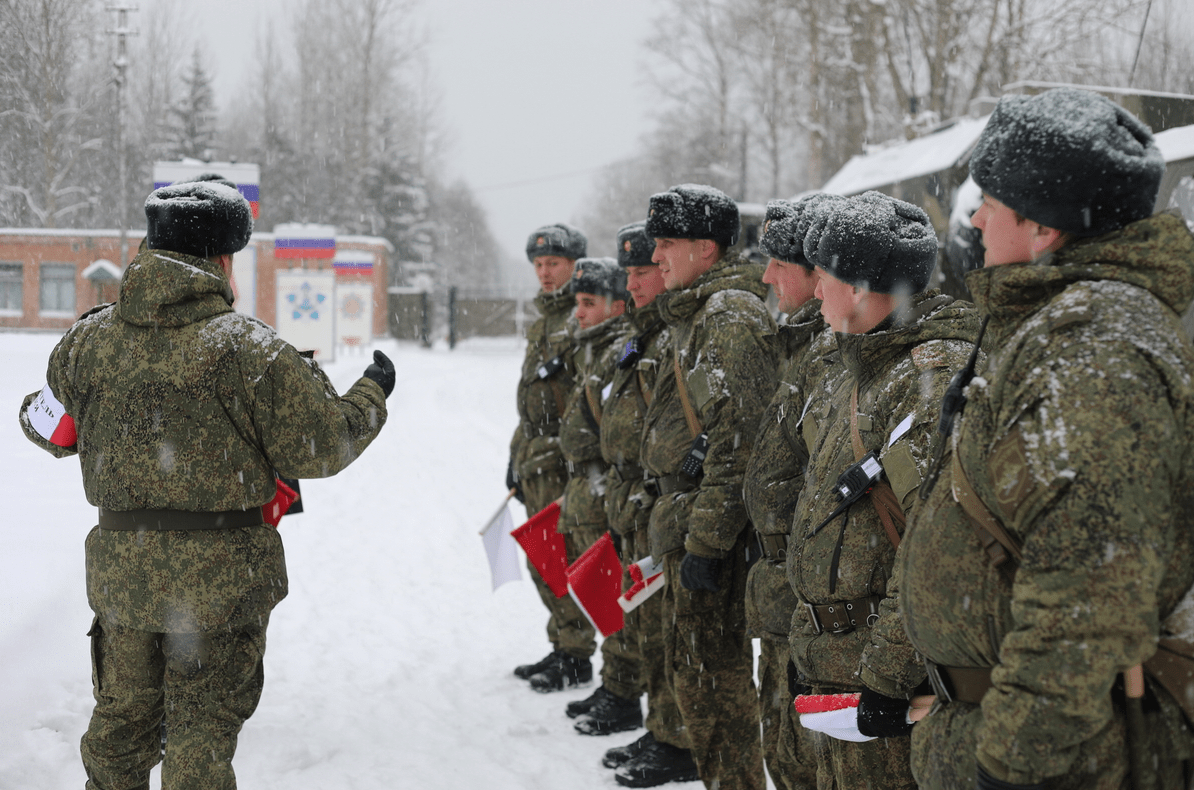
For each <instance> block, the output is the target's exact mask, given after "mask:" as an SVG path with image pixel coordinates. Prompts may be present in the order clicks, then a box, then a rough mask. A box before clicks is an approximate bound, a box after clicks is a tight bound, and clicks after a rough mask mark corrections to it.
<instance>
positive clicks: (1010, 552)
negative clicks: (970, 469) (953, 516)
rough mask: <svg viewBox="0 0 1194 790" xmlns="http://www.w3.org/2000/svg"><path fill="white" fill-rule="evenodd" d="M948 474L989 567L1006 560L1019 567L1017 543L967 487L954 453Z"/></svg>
mask: <svg viewBox="0 0 1194 790" xmlns="http://www.w3.org/2000/svg"><path fill="white" fill-rule="evenodd" d="M949 471H950V488H951V489H952V490H953V495H954V500H955V501H957V503H958V504H959V505H961V506H962V510H964V511H965V512H966V515H967V516H969V517H970V526H971V527H973V528H974V532H975V534H976V535H978V540H979V543H981V544H982V546H983V551H985V552H986V553H987V558H988V559H989V560H990V561H991V567H993V568H998V567H999V566H1000V565H1003V564H1004V563H1005V562H1007V561H1008V560H1009V559H1011V560H1014V561H1015V563H1016V564H1018V563H1019V562H1020V560H1021V559H1023V555H1022V554H1021V552H1020V544H1019V541H1017V540H1016V539H1015V538H1013V537H1012V536H1011V535H1009V534H1008V533H1007V530H1005V529H1004V528H1003V525H1002V524H1000V523H999V519H997V518H995V514H993V513H992V512H991V511H990V510H988V509H987V506H986V505H984V504H983V501H982V500H981V499H979V496H978V492H976V491H975V490H974V486H972V485H971V484H970V480H969V479H968V478H967V477H966V472H965V471H964V470H963V469H962V462H961V461H959V460H958V454H957V452H956V451H955V452H954V453H953V454H952V457H951V458H950V466H949Z"/></svg>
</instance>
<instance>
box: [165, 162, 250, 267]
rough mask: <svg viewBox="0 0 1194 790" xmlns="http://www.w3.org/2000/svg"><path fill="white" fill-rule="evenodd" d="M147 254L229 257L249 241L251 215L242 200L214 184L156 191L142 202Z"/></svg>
mask: <svg viewBox="0 0 1194 790" xmlns="http://www.w3.org/2000/svg"><path fill="white" fill-rule="evenodd" d="M145 220H146V223H147V229H146V232H145V239H146V242H147V243H148V246H149V249H152V250H170V251H171V252H181V253H183V254H186V255H194V256H196V257H199V258H211V257H213V256H216V255H231V254H233V253H236V252H239V251H241V250H243V249H244V248H245V245H247V244H248V243H249V237H250V236H252V235H253V211H252V209H250V208H249V201H247V200H245V198H244V196H243V195H241V194H240V193H239V192H237V191H236V190H235V189H231V188H229V187H226V186H222V185H221V184H219V183H215V182H212V181H186V182H182V183H178V184H171V185H170V186H167V187H162V188H160V189H155V190H154V191H153V192H151V193H150V195H149V197H148V198H146V199H145Z"/></svg>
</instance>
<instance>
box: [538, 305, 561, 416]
mask: <svg viewBox="0 0 1194 790" xmlns="http://www.w3.org/2000/svg"><path fill="white" fill-rule="evenodd" d="M540 356H541V357H542V361H544V362H546V361H547V360H549V359H551V353H550V349H549V348H548V343H547V325H546V324H544V326H543V345H542V346H541V347H540ZM547 386H548V388H549V389H550V390H551V394H552V395H554V396H555V399H556V419H563V417H564V410H565V409H567V408H568V393H566V392H564V391H563V389H561V387H560V383H559V381H558V380H557V379H556V377H555V376H552V377H551V378H549V379H548V380H547Z"/></svg>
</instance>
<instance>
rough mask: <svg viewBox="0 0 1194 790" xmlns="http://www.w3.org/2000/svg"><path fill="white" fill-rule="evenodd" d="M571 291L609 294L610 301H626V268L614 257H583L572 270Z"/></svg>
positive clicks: (598, 294) (628, 296) (600, 294)
mask: <svg viewBox="0 0 1194 790" xmlns="http://www.w3.org/2000/svg"><path fill="white" fill-rule="evenodd" d="M571 291H572V293H574V294H594V295H595V296H608V297H609V298H610V301H614V302H616V301H618V300H619V299H620V300H622V301H623V302H625V301H626V300H627V299H629V298H630V294H629V293H627V291H626V270H625V269H623V268H622V267H621V266H619V265H618V262H617V261H615V260H614V259H613V258H581V259H580V260H578V261H577V262H576V269H575V270H574V271H573V272H572V283H571Z"/></svg>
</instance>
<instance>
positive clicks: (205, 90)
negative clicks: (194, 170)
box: [170, 48, 216, 159]
mask: <svg viewBox="0 0 1194 790" xmlns="http://www.w3.org/2000/svg"><path fill="white" fill-rule="evenodd" d="M182 87H183V92H182V98H181V99H179V100H178V102H176V103H175V104H174V106H173V107H171V108H170V115H171V116H172V118H173V124H172V131H173V138H174V139H173V141H172V142H173V151H172V153H173V154H174V156H176V157H184V156H189V157H193V158H195V159H210V158H211V157H212V149H213V148H214V147H215V141H216V104H215V98H214V94H213V92H212V88H211V78H210V77H209V76H208V74H207V71H206V70H204V68H203V61H202V59H201V58H200V56H199V50H198V48H196V49H195V51H194V53H193V55H192V56H191V68H190V71H189V72H187V73H186V74H185V75H183V77H182Z"/></svg>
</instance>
